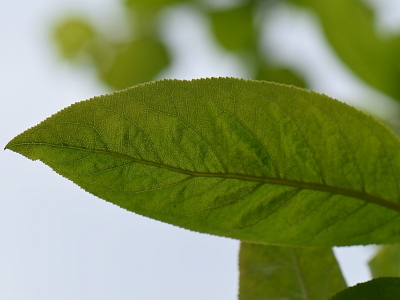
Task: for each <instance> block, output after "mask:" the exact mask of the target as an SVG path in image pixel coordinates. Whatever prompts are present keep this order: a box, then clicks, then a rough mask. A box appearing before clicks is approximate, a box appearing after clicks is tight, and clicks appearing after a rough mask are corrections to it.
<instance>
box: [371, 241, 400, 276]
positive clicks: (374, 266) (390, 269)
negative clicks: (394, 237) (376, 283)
mask: <svg viewBox="0 0 400 300" xmlns="http://www.w3.org/2000/svg"><path fill="white" fill-rule="evenodd" d="M369 268H370V270H371V273H372V276H373V277H374V278H378V277H400V245H399V244H395V245H384V246H382V247H381V249H380V250H379V251H378V252H377V254H376V255H375V257H374V258H372V259H371V260H370V262H369Z"/></svg>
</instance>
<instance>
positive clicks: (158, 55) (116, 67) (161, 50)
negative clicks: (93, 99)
mask: <svg viewBox="0 0 400 300" xmlns="http://www.w3.org/2000/svg"><path fill="white" fill-rule="evenodd" d="M169 62H170V58H169V55H168V52H167V50H166V48H165V46H164V45H163V44H162V43H161V42H160V41H158V40H155V39H151V38H144V39H140V40H136V41H133V42H132V43H130V44H129V45H127V46H126V47H124V48H123V50H121V51H120V52H119V53H117V54H116V56H115V59H114V61H113V63H112V65H111V67H109V68H107V69H106V70H104V71H102V72H101V75H100V76H101V79H102V80H103V81H104V82H105V83H106V84H108V85H109V86H111V87H113V88H115V89H123V88H126V87H128V86H132V85H134V84H137V83H141V82H146V81H150V80H152V79H153V78H154V77H155V76H156V75H157V74H158V73H159V72H160V71H161V70H163V69H164V68H165V67H167V66H168V64H169Z"/></svg>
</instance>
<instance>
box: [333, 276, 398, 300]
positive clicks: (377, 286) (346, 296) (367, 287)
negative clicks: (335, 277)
mask: <svg viewBox="0 0 400 300" xmlns="http://www.w3.org/2000/svg"><path fill="white" fill-rule="evenodd" d="M398 299H400V278H394V277H393V278H390V277H387V278H377V279H373V280H371V281H368V282H364V283H359V284H357V285H356V286H353V287H350V288H348V289H346V290H344V291H342V292H340V293H338V294H336V295H335V296H334V297H333V298H331V300H398Z"/></svg>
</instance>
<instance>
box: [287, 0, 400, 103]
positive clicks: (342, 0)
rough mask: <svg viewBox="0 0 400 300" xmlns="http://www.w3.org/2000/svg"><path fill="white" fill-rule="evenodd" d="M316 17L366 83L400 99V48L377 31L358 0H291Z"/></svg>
mask: <svg viewBox="0 0 400 300" xmlns="http://www.w3.org/2000/svg"><path fill="white" fill-rule="evenodd" d="M292 1H293V2H295V3H297V4H300V5H303V6H306V7H309V8H311V9H312V10H313V11H314V12H316V14H317V16H318V17H319V19H320V21H321V24H322V27H323V29H324V31H325V34H326V37H327V39H328V40H329V42H330V44H331V45H332V47H333V48H334V50H335V51H336V53H337V54H338V55H339V56H340V58H341V59H342V60H343V61H344V62H345V64H346V65H347V66H348V67H350V68H351V69H352V70H353V72H355V73H356V74H357V75H358V76H359V77H360V78H361V79H363V80H364V81H365V82H366V83H367V84H369V85H371V86H373V87H375V88H376V89H379V90H381V91H382V92H384V93H386V94H387V95H389V96H392V97H394V98H397V99H400V85H399V79H400V76H399V70H398V66H399V55H398V53H399V51H398V50H399V49H398V48H396V51H394V50H393V43H391V42H389V41H387V40H384V39H383V38H382V37H380V36H379V35H378V34H377V30H376V29H375V25H374V17H373V13H372V11H371V10H370V9H369V8H368V7H367V5H366V4H365V2H363V1H360V0H325V1H320V0H292Z"/></svg>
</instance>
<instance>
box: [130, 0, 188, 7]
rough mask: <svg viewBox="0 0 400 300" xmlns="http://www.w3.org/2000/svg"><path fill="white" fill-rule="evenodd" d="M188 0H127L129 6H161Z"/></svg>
mask: <svg viewBox="0 0 400 300" xmlns="http://www.w3.org/2000/svg"><path fill="white" fill-rule="evenodd" d="M187 1H188V0H125V4H126V5H127V6H137V5H139V6H149V7H161V6H166V5H169V4H174V3H180V2H187Z"/></svg>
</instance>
